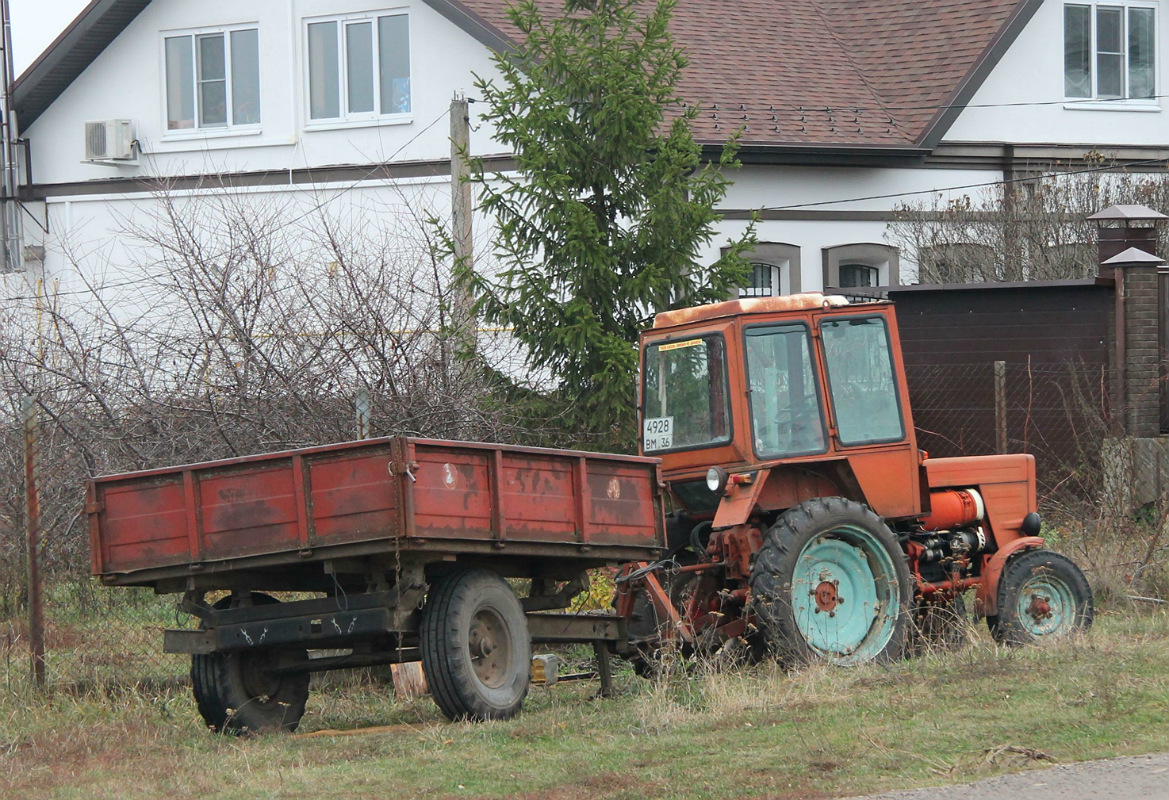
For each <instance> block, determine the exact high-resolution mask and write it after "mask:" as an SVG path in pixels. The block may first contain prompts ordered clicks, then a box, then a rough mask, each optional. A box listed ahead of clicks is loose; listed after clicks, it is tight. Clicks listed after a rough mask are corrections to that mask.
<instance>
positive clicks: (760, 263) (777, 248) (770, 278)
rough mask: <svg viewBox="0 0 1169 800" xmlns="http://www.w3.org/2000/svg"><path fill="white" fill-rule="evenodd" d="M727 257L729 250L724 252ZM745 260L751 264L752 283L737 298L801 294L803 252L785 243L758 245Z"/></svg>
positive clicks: (740, 288)
mask: <svg viewBox="0 0 1169 800" xmlns="http://www.w3.org/2000/svg"><path fill="white" fill-rule="evenodd" d="M722 252H723V254H724V255H725V254H726V249H725V248H724V249H723V251H722ZM743 258H744V259H746V260H747V261H750V262H751V281H750V283H748V284H747V285H746V286H740V287H739V290H738V297H740V298H747V297H778V296H779V295H784V294H792V293H795V292H798V291H800V248H798V247H796V246H795V245H793V244H785V243H783V242H759V243H757V244H756V245H755V248H754V249H753V250H751V252H749V253H744V254H743Z"/></svg>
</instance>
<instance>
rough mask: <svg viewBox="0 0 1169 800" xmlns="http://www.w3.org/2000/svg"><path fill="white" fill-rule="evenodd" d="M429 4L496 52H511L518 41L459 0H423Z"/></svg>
mask: <svg viewBox="0 0 1169 800" xmlns="http://www.w3.org/2000/svg"><path fill="white" fill-rule="evenodd" d="M423 1H424V2H425V3H426V4H427V5H428V6H430V7H431V8H433V9H434V10H435V11H437V12H438V13H439V14H442V15H443V16H444V17H446V18H447V19H448V20H450V21H451V22H453V23H454V24H455V25H456V26H458V27H459V28H460V29H461V30H463V32H465V33H467V34H468V35H469V36H471V38H473V39H476V40H477V41H479V43H480V44H483V45H484V46H486V47H487V48H489V49H491V50H492V51H494V52H496V53H511V52H514V51H515V49H516V42H515V40H514V39H512V38H511V37H510V36H508V35H507V34H506V33H505V32H504V31H501V30H499V28H497V27H495V26H494V25H492V24H491V23H490V22H488V21H487V20H485V19H483V17H481V16H479V15H478V14H476V13H475V12H474V11H472V10H471V9H469V8H467V7H466V6H465V5H463V4H462V3H460V2H458V0H423Z"/></svg>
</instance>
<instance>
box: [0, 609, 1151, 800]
mask: <svg viewBox="0 0 1169 800" xmlns="http://www.w3.org/2000/svg"><path fill="white" fill-rule="evenodd" d="M973 633H974V634H975V635H974V637H973V641H972V642H971V644H970V645H969V646H968V647H966V648H964V649H962V650H961V651H958V652H954V653H930V654H928V655H927V656H925V657H923V658H920V659H915V660H912V661H907V662H904V663H900V664H895V665H892V666H888V667H873V666H866V667H860V668H853V669H827V668H822V667H809V668H806V669H802V670H800V671H798V672H793V673H784V672H782V671H780V670H778V669H777V668H775V667H774V666H773V665H758V666H755V667H749V668H741V669H737V670H733V671H719V670H716V669H713V668H708V667H705V666H703V665H697V666H695V665H690V666H683V665H679V666H678V667H677V668H676V669H672V670H667V671H666V672H665V674H664V677H662V678H661V679H659V680H656V681H653V682H648V681H643V680H641V679H638V678H636V677H634V676H632V675H631V674H623V675H621V676H619V678H618V689H619V693H618V697H616V698H615V699H613V700H608V701H594V700H592V699H591V697H592V693H593V691H594V690H595V686H594V685H591V684H561V685H557V686H554V687H552V688H550V689H543V688H535V687H533V691H532V694H531V696H530V699H529V702H528V704H527V707H526V710H525V712H524V714H523V715H521V716H520V717H519V718H518V719H516V720H512V721H509V722H496V723H490V724H484V725H468V724H449V723H446V722H445V721H443V720H442V718H441V717H440V715H439V714H438V712H437V710H436V709H435V707H434V706H433V704H432V703H430V701H429V700H427V699H419V700H413V701H408V702H401V703H400V702H396V701H395V700H394V699H393V697H392V696H391V694H390V690H389V688H388V687H387V686H386V685H385V684H383V683H380V682H377V681H371V680H366V681H350V682H344V683H333V684H330V685H328V686H327V687H326V688H325V689H324V690H323V691H322V692H320V693H317V694H314V696H313V698H312V699H311V700H310V704H309V709H308V713H307V714H306V716H305V719H304V721H303V724H302V728H301V730H302V732H306V733H311V732H313V731H323V730H329V729H333V730H341V731H345V730H350V729H353V728H366V727H372V726H382V727H381V728H380V729H379V730H377V731H373V732H369V733H365V734H361V735H345V736H334V735H320V736H314V737H306V738H297V737H290V736H266V737H255V738H245V739H235V738H230V737H223V736H218V735H213V734H210V733H207V732H206V731H204V730H202V729H201V727H200V725H199V721H198V716H197V713H196V711H195V709H194V704H193V702H192V701H191V699H190V696H189V694H188V693H187V692H186V691H184V690H177V689H154V690H145V691H141V692H133V691H119V692H112V693H111V692H99V691H92V692H89V693H83V694H81V695H68V694H62V693H56V694H52V695H48V696H45V695H38V694H36V693H32V692H28V691H27V690H26V689H19V690H18V691H13V690H9V691H8V692H5V693H4V694H3V696H0V796H3V797H21V798H30V800H32V799H33V798H82V797H84V798H90V797H114V796H117V797H120V798H122V797H125V798H138V797H141V798H154V797H160V796H167V797H175V798H196V797H198V798H204V797H217V798H220V797H223V798H233V797H238V798H256V797H278V798H299V797H318V796H346V797H371V798H372V797H385V796H387V795H389V794H393V795H394V796H395V797H402V798H410V797H512V796H520V797H523V796H528V797H540V798H570V799H571V798H589V800H592V798H595V797H597V796H605V797H629V798H639V799H640V798H645V797H679V798H680V797H696V798H705V797H709V798H715V797H718V798H722V797H727V796H730V795H731V794H734V795H736V796H738V795H745V796H767V797H792V798H794V797H836V796H847V795H849V794H857V793H862V792H867V791H876V790H885V789H893V788H899V787H909V786H917V785H924V784H931V783H935V784H936V783H952V782H960V781H965V780H972V779H976V778H980V777H984V776H987V775H992V774H996V773H1000V772H1003V771H1013V770H1017V769H1023V768H1031V766H1032V765H1042V764H1046V763H1049V762H1048V761H1047V758H1048V757H1050V758H1054V759H1056V760H1058V761H1060V762H1066V761H1074V760H1081V759H1087V758H1095V757H1104V756H1114V755H1121V754H1136V753H1143V752H1152V751H1160V750H1169V729H1166V728H1165V726H1164V724H1163V720H1164V718H1165V716H1166V714H1169V613H1167V612H1164V611H1157V612H1152V613H1148V612H1146V613H1135V612H1124V613H1122V612H1119V611H1111V612H1108V613H1105V614H1104V615H1103V616H1102V617H1101V619H1100V621H1099V624H1098V625H1097V628H1096V629H1095V630H1094V631H1093V632H1092V633H1091V634H1090V635H1088V636H1087V637H1083V638H1077V639H1071V640H1068V641H1064V642H1058V643H1056V644H1055V645H1054V646H1051V647H1047V648H1042V649H1005V648H1000V647H998V646H996V645H994V644H993V643H992V642H991V641H990V640H989V638H988V637H986V636H985V634H984V633H983V632H982V631H981V630H976V631H973Z"/></svg>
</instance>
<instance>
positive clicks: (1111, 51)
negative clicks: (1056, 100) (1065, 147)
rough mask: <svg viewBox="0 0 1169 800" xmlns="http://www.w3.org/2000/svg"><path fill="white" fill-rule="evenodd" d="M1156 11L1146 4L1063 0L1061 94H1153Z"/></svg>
mask: <svg viewBox="0 0 1169 800" xmlns="http://www.w3.org/2000/svg"><path fill="white" fill-rule="evenodd" d="M1156 13H1157V11H1156V6H1155V5H1151V4H1149V3H1128V2H1115V1H1114V2H1109V3H1067V4H1065V5H1064V7H1063V47H1064V57H1063V74H1064V94H1065V95H1066V96H1067V97H1068V98H1070V99H1077V100H1148V99H1152V98H1153V97H1154V96H1156V93H1157V77H1156V44H1157V41H1156V39H1157V37H1156Z"/></svg>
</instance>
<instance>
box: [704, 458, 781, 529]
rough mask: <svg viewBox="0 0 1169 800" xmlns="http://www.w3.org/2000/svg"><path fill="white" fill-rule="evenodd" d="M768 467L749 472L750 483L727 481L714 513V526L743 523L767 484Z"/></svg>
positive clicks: (717, 527)
mask: <svg viewBox="0 0 1169 800" xmlns="http://www.w3.org/2000/svg"><path fill="white" fill-rule="evenodd" d="M770 474H771V470H769V469H761V470H759V471H758V472H754V473H750V475H751V482H750V483H728V484H727V487H726V490H725V493H724V494H723V498H722V500H721V501H719V504H718V511H716V512H715V514H714V522H713V523H712V524H713V526H714V528H715V529H716V530H717V529H719V528H732V527H734V526H735V525H744V524H746V522H747V520H748V519H750V518H751V512H752V511H754V510H755V506H756V504H757V503H758V502H759V496H760V495H761V494H763V487H764V486H766V485H767V476H768V475H770Z"/></svg>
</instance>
